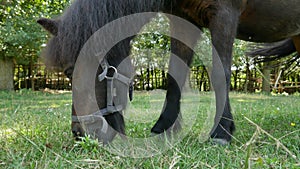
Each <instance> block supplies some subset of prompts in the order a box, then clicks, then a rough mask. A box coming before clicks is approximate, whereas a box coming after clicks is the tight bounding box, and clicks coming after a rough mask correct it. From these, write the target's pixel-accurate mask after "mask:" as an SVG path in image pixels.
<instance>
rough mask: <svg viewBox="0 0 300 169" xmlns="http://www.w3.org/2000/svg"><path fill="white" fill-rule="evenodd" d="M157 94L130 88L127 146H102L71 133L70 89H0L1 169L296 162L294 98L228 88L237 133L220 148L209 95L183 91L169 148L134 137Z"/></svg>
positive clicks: (144, 132) (143, 130)
mask: <svg viewBox="0 0 300 169" xmlns="http://www.w3.org/2000/svg"><path fill="white" fill-rule="evenodd" d="M163 93H164V92H163V91H153V92H150V93H147V92H136V93H135V97H134V101H133V102H132V103H129V107H128V110H127V111H126V113H125V120H126V125H127V129H126V133H127V135H128V137H129V138H130V139H132V140H133V141H132V142H131V143H132V144H131V145H130V144H127V143H124V142H125V141H123V142H122V141H121V142H119V141H120V139H118V138H117V139H116V140H115V141H114V142H115V144H114V145H115V146H114V147H113V146H111V147H113V148H108V146H103V145H101V144H100V145H99V144H97V141H95V140H92V139H91V138H89V137H85V138H83V140H84V141H81V142H76V141H75V140H74V139H73V138H72V134H71V132H70V123H71V117H70V110H71V105H70V104H71V93H70V92H32V91H28V90H21V91H18V92H0V168H57V169H59V168H70V169H71V168H72V169H73V168H184V169H185V168H299V167H300V106H299V103H300V96H299V95H293V96H283V95H277V96H266V95H261V94H238V93H231V94H230V95H231V104H232V110H233V114H234V117H235V122H236V127H237V130H236V132H235V134H234V139H233V141H232V143H231V144H230V145H229V146H219V145H214V144H212V143H211V142H209V141H206V136H205V134H206V133H207V129H208V128H209V127H208V126H210V125H211V124H210V121H211V120H213V119H212V118H211V113H208V112H212V111H213V109H214V108H213V106H211V105H212V104H213V103H214V99H213V97H212V94H211V93H199V94H186V95H184V100H183V101H182V103H183V104H182V112H183V131H182V132H180V134H179V135H180V139H179V138H178V139H177V140H180V142H178V143H176V144H172V145H170V144H171V143H173V142H172V141H169V140H167V139H165V140H164V142H165V145H166V146H157V145H156V142H154V145H153V147H152V146H149V145H151V144H153V142H151V143H149V144H147V143H145V142H143V141H140V142H139V141H137V142H135V141H134V140H144V138H149V137H150V133H149V131H150V129H151V126H152V125H153V124H154V123H155V120H156V119H157V118H158V116H159V113H160V109H161V108H162V106H163V98H164V97H163ZM207 119H208V120H207ZM130 139H129V140H130ZM160 140H163V139H162V138H160ZM152 141H155V139H153V140H152ZM158 142H160V141H158ZM119 143H120V144H119ZM145 144H146V146H148V147H145ZM118 145H120V146H119V147H118ZM123 145H125V146H132V147H131V148H129V147H123ZM155 146H157V147H155ZM159 148H162V149H161V150H159ZM111 150H116V151H114V152H113V151H111ZM120 150H122V151H120ZM131 150H134V151H131ZM139 150H140V151H139ZM112 152H113V153H112ZM133 152H134V153H135V154H132V156H131V157H130V153H133ZM149 152H151V153H152V154H150V155H149ZM156 152H157V153H156ZM147 153H148V154H147ZM151 155H152V156H151ZM123 156H127V157H123ZM147 156H151V157H148V158H147ZM132 157H135V158H132ZM138 157H140V158H138Z"/></svg>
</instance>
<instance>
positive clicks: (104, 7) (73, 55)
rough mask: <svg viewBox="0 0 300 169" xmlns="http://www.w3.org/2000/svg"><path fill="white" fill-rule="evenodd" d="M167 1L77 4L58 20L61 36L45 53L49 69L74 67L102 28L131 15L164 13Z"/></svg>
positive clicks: (80, 0) (89, 1) (89, 0)
mask: <svg viewBox="0 0 300 169" xmlns="http://www.w3.org/2000/svg"><path fill="white" fill-rule="evenodd" d="M167 1H171V0H75V1H74V2H73V3H72V5H71V6H70V7H69V8H67V9H66V10H65V12H64V14H63V15H62V16H61V17H59V18H57V19H56V20H57V22H59V23H60V24H59V28H58V35H57V36H55V37H53V38H52V39H50V41H49V43H48V45H47V49H46V50H45V52H44V59H45V62H46V65H47V66H48V67H49V68H54V69H59V70H63V69H65V68H66V67H67V66H68V65H74V63H75V61H76V59H77V57H78V55H79V52H80V50H81V48H82V47H83V45H84V44H85V42H86V41H87V40H88V39H89V38H90V37H91V35H92V34H93V33H95V32H96V31H97V30H98V29H100V28H101V27H102V26H104V25H105V24H107V23H109V22H111V21H113V20H115V19H117V18H120V17H122V16H127V15H130V14H134V13H139V12H158V11H162V10H163V8H164V6H165V4H166V3H170V2H167Z"/></svg>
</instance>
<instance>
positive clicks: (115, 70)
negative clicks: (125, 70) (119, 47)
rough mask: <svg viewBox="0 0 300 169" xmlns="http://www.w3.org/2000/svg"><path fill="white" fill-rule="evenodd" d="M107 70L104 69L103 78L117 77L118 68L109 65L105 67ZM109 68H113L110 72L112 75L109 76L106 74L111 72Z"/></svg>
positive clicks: (111, 78)
mask: <svg viewBox="0 0 300 169" xmlns="http://www.w3.org/2000/svg"><path fill="white" fill-rule="evenodd" d="M107 69H108V70H107V71H106V75H105V79H108V80H113V79H115V78H116V77H117V75H118V70H117V68H115V67H114V66H109V67H108V68H107ZM109 70H113V72H112V76H109V75H108V74H109V73H111V72H110V71H109Z"/></svg>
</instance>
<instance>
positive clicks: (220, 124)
mask: <svg viewBox="0 0 300 169" xmlns="http://www.w3.org/2000/svg"><path fill="white" fill-rule="evenodd" d="M239 14H240V12H239V9H236V8H234V7H233V6H232V4H231V3H228V4H226V2H224V4H222V5H220V9H218V11H217V13H216V15H215V17H214V18H213V19H212V20H211V22H210V25H209V29H210V31H211V36H212V43H213V47H214V48H213V49H214V50H213V69H212V72H211V81H212V85H213V88H214V90H215V96H216V116H215V125H214V128H213V130H212V131H211V138H213V140H214V141H216V142H217V143H219V144H227V143H229V142H230V141H231V139H232V133H233V131H234V130H235V125H234V122H233V117H232V114H231V110H230V103H229V89H230V76H231V63H232V48H233V42H234V39H235V35H236V30H237V25H238V18H239Z"/></svg>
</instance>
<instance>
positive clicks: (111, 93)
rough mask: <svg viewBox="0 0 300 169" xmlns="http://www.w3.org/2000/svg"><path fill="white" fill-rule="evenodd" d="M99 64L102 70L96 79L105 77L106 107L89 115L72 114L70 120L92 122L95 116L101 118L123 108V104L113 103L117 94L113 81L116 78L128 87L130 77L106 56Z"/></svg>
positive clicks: (101, 79) (100, 79)
mask: <svg viewBox="0 0 300 169" xmlns="http://www.w3.org/2000/svg"><path fill="white" fill-rule="evenodd" d="M100 65H101V67H102V70H103V72H102V73H101V74H100V75H98V80H99V81H100V82H102V81H103V80H105V79H106V83H107V93H106V96H107V98H106V100H107V101H106V102H107V103H106V107H105V108H102V109H100V110H98V111H97V112H95V113H93V114H90V115H84V116H76V115H72V122H77V123H79V122H84V123H93V122H95V121H96V119H95V118H97V117H98V118H99V117H101V118H103V116H106V115H110V114H114V113H116V112H120V111H122V110H124V108H125V107H124V106H123V105H114V98H115V97H116V96H117V92H116V88H115V87H114V81H115V80H118V81H120V82H122V83H123V84H124V85H126V86H127V87H129V86H130V85H131V79H130V78H128V77H126V76H125V75H122V74H120V73H119V72H118V69H117V68H116V67H114V66H111V65H109V63H108V61H107V60H106V58H104V59H103V60H102V62H101V63H100Z"/></svg>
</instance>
